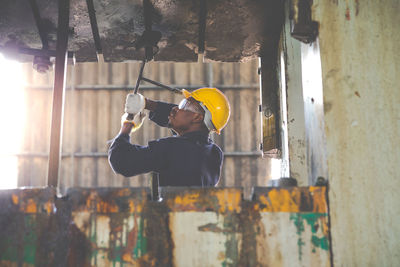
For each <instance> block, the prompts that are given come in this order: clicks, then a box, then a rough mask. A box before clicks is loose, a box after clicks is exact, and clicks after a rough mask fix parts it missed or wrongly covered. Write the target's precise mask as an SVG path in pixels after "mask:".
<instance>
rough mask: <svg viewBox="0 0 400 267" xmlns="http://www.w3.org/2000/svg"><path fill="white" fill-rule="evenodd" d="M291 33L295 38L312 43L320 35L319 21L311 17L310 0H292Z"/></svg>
mask: <svg viewBox="0 0 400 267" xmlns="http://www.w3.org/2000/svg"><path fill="white" fill-rule="evenodd" d="M290 34H291V35H292V37H293V38H295V39H297V40H299V41H301V42H303V43H306V44H308V43H312V42H314V41H315V39H316V38H317V36H318V23H317V22H316V21H313V20H312V18H311V2H310V0H291V2H290Z"/></svg>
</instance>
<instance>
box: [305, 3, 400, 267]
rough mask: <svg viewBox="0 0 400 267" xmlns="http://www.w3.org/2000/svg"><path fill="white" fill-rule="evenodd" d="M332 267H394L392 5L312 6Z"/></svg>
mask: <svg viewBox="0 0 400 267" xmlns="http://www.w3.org/2000/svg"><path fill="white" fill-rule="evenodd" d="M313 7H314V9H313V11H314V19H315V20H317V21H318V22H319V32H320V36H319V37H320V38H319V44H320V49H321V63H322V77H323V89H324V110H325V129H326V137H327V151H328V169H329V181H330V207H331V218H332V242H333V255H334V263H335V265H336V266H399V263H400V238H399V237H400V236H399V233H400V205H399V202H400V194H399V193H398V190H399V188H400V179H399V173H400V164H399V162H400V150H399V147H398V144H400V119H399V118H400V117H399V114H400V105H399V103H400V90H399V88H400V87H399V84H400V75H399V74H400V68H399V66H400V64H399V62H400V53H399V51H400V30H399V25H400V16H399V10H400V1H398V0H386V1H343V0H341V1H314V6H313Z"/></svg>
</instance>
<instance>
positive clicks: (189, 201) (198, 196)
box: [167, 190, 242, 213]
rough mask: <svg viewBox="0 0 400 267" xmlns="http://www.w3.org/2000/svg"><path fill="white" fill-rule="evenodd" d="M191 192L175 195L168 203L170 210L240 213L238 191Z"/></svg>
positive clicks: (240, 198) (239, 194)
mask: <svg viewBox="0 0 400 267" xmlns="http://www.w3.org/2000/svg"><path fill="white" fill-rule="evenodd" d="M203 192H206V191H203ZM203 192H193V193H183V194H180V195H176V196H175V198H174V199H173V201H169V200H167V202H168V206H169V207H170V208H171V209H172V210H177V211H206V210H212V211H215V212H219V213H225V212H238V213H239V212H240V211H241V201H242V195H241V191H239V190H214V191H209V192H206V193H203Z"/></svg>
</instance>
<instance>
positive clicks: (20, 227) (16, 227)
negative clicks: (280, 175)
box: [0, 187, 331, 267]
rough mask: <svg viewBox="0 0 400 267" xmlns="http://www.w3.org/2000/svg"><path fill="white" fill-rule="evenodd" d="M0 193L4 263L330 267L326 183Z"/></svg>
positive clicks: (0, 241) (0, 242)
mask: <svg viewBox="0 0 400 267" xmlns="http://www.w3.org/2000/svg"><path fill="white" fill-rule="evenodd" d="M148 195H149V192H148V190H146V189H144V188H134V189H132V188H119V189H110V188H98V189H93V188H92V189H85V188H72V189H70V190H69V192H68V194H67V196H66V197H64V198H62V199H59V198H56V197H55V191H54V190H51V189H16V190H3V191H0V226H1V236H2V238H0V265H1V266H74V267H75V266H184V267H186V266H245V267H251V266H290V267H291V266H316V267H317V266H318V267H320V266H330V265H331V264H330V250H329V247H330V246H329V244H330V241H329V224H328V213H327V201H326V188H325V187H294V188H286V189H282V188H271V187H270V188H265V187H264V188H261V187H259V188H255V189H254V195H253V200H252V201H246V200H243V198H242V195H243V190H241V189H239V188H219V189H218V188H212V189H196V188H191V189H189V188H163V191H162V196H163V200H162V201H161V202H153V201H150V200H148Z"/></svg>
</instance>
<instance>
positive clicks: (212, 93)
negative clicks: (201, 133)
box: [182, 88, 231, 134]
mask: <svg viewBox="0 0 400 267" xmlns="http://www.w3.org/2000/svg"><path fill="white" fill-rule="evenodd" d="M182 93H183V95H184V96H185V98H189V97H193V98H194V99H195V100H197V101H198V102H199V103H200V105H201V106H202V107H203V109H204V110H205V115H204V124H205V125H206V126H207V128H208V129H209V130H210V131H215V132H217V134H220V133H221V130H222V129H223V128H224V127H225V125H226V124H227V123H228V120H229V116H230V114H231V108H230V106H229V102H228V99H227V98H226V96H225V95H224V94H223V93H222V92H221V91H220V90H218V89H217V88H199V89H197V90H194V91H193V92H191V93H190V92H188V91H187V90H185V89H183V90H182Z"/></svg>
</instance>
